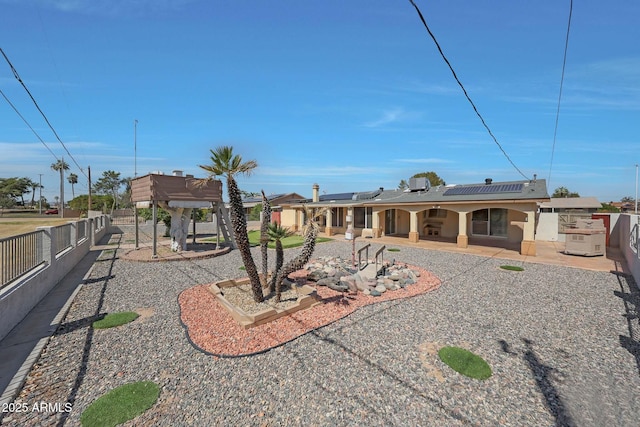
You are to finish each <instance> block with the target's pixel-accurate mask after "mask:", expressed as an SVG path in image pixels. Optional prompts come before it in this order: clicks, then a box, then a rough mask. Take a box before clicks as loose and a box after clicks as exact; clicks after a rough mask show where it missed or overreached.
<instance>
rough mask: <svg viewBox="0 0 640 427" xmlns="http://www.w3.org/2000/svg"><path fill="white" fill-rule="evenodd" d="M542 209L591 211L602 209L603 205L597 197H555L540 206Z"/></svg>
mask: <svg viewBox="0 0 640 427" xmlns="http://www.w3.org/2000/svg"><path fill="white" fill-rule="evenodd" d="M540 207H541V208H554V209H589V208H600V207H602V203H600V202H599V201H598V199H596V198H595V197H554V198H552V199H550V200H549V201H548V202H543V203H542V204H540Z"/></svg>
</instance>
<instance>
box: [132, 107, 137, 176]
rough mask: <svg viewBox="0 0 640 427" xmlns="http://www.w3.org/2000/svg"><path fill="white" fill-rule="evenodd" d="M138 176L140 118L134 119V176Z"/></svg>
mask: <svg viewBox="0 0 640 427" xmlns="http://www.w3.org/2000/svg"><path fill="white" fill-rule="evenodd" d="M136 176H138V119H135V120H134V121H133V177H134V178H135V177H136Z"/></svg>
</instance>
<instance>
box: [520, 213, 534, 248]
mask: <svg viewBox="0 0 640 427" xmlns="http://www.w3.org/2000/svg"><path fill="white" fill-rule="evenodd" d="M525 214H526V215H527V218H526V221H525V223H524V229H523V233H522V242H521V243H520V255H529V256H536V240H535V228H536V213H535V212H533V211H527V212H525Z"/></svg>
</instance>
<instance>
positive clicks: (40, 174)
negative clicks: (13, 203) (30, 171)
mask: <svg viewBox="0 0 640 427" xmlns="http://www.w3.org/2000/svg"><path fill="white" fill-rule="evenodd" d="M38 175H39V176H40V183H39V184H38V190H40V199H38V214H39V215H42V175H44V174H42V173H39V174H38Z"/></svg>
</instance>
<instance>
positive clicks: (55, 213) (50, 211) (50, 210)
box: [44, 209, 58, 215]
mask: <svg viewBox="0 0 640 427" xmlns="http://www.w3.org/2000/svg"><path fill="white" fill-rule="evenodd" d="M44 214H45V215H58V209H47V210H46V211H44Z"/></svg>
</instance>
